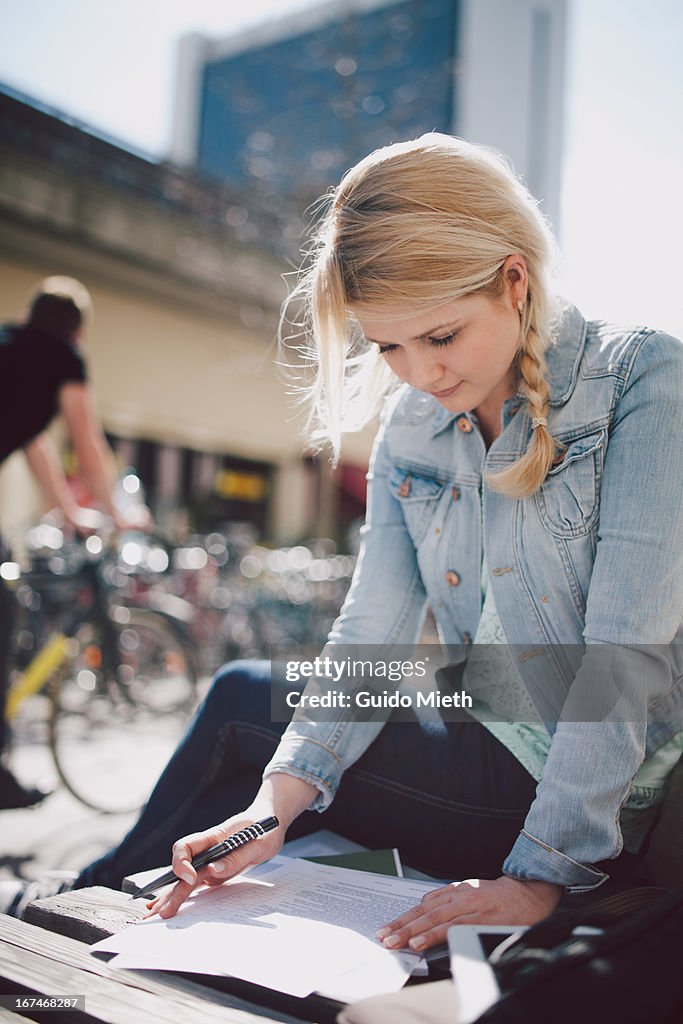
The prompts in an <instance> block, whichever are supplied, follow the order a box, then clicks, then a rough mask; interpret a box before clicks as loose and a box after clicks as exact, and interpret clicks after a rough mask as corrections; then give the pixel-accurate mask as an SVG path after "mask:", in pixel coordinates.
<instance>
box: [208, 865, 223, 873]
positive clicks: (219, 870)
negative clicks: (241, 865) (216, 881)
mask: <svg viewBox="0 0 683 1024" xmlns="http://www.w3.org/2000/svg"><path fill="white" fill-rule="evenodd" d="M209 873H210V874H212V875H216V876H218V875H222V874H223V868H222V867H221V866H220V864H210V865H209Z"/></svg>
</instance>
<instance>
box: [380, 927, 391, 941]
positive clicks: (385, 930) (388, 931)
mask: <svg viewBox="0 0 683 1024" xmlns="http://www.w3.org/2000/svg"><path fill="white" fill-rule="evenodd" d="M387 935H391V928H380V930H379V931H378V932H377V938H378V939H385V938H386V937H387Z"/></svg>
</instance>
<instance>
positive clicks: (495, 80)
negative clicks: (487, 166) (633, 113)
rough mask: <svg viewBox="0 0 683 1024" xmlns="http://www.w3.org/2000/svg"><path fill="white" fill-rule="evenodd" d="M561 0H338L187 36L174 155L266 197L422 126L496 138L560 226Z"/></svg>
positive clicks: (320, 182)
mask: <svg viewBox="0 0 683 1024" xmlns="http://www.w3.org/2000/svg"><path fill="white" fill-rule="evenodd" d="M566 6H567V5H566V0H514V3H511V2H510V0H333V2H331V3H325V4H322V5H319V6H316V7H313V8H310V9H309V10H306V11H303V12H299V13H297V14H295V15H291V16H289V17H285V18H282V19H280V20H277V21H272V22H269V23H267V24H265V25H263V26H261V27H259V28H257V29H252V30H249V31H246V32H243V33H241V34H236V35H232V36H230V37H228V38H226V39H208V38H206V37H203V36H201V35H198V34H192V35H188V36H186V37H184V39H183V40H182V41H181V44H180V48H179V70H178V79H177V93H176V117H175V126H174V128H175V130H174V139H173V147H172V153H171V155H172V158H173V159H174V161H176V162H177V163H179V164H181V165H185V166H192V167H196V168H198V169H199V170H200V171H201V172H202V173H203V174H205V175H206V176H207V177H209V178H212V179H214V180H217V181H222V182H229V183H231V184H233V185H244V184H245V183H248V182H251V183H258V185H259V187H260V189H261V191H262V194H263V196H264V199H265V202H266V205H268V197H269V196H272V197H274V200H273V201H274V202H275V203H276V204H277V202H278V199H279V197H281V196H282V195H283V194H286V195H288V196H292V197H295V198H297V199H298V200H299V202H300V203H301V204H305V201H306V200H309V201H310V199H311V197H316V196H318V195H320V194H321V193H323V192H325V191H326V190H327V189H328V187H329V186H330V184H333V183H335V182H336V181H338V180H339V178H340V177H341V175H342V174H343V173H344V171H345V170H346V169H347V168H348V167H349V166H351V165H352V164H353V163H355V162H356V161H357V160H359V159H361V158H362V157H363V156H365V154H366V153H368V152H369V151H370V150H372V149H375V148H377V147H379V146H383V145H386V144H387V143H389V142H395V141H399V140H402V139H409V138H414V137H416V136H418V135H421V134H422V133H424V132H428V131H441V132H449V133H452V134H455V135H461V136H463V137H464V138H467V139H469V140H470V141H472V142H480V143H484V144H487V145H491V146H494V147H496V148H498V149H500V150H501V151H502V152H503V153H505V154H506V155H507V156H508V157H509V158H510V159H511V160H512V162H513V165H514V167H515V169H516V171H517V173H519V174H521V175H523V176H524V178H525V180H526V181H527V183H528V185H529V187H530V189H531V191H532V192H533V194H534V195H535V196H536V197H537V198H538V199H540V200H541V201H542V203H543V206H544V209H545V212H546V214H547V215H548V216H549V217H550V219H551V220H552V221H553V223H554V224H555V227H556V228H558V225H559V194H560V167H561V158H562V130H563V120H564V119H563V100H564V77H565V45H566V31H567V28H566V20H567V11H566Z"/></svg>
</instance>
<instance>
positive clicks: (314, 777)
mask: <svg viewBox="0 0 683 1024" xmlns="http://www.w3.org/2000/svg"><path fill="white" fill-rule="evenodd" d="M391 408H393V406H390V407H389V408H388V410H387V415H386V416H385V421H388V419H389V415H390V412H391ZM390 465H391V459H390V455H389V452H388V446H387V441H386V424H383V426H382V427H381V428H380V432H379V434H378V436H377V440H376V442H375V445H374V449H373V454H372V458H371V460H370V469H369V472H368V478H367V479H368V500H367V513H366V520H365V525H364V526H363V528H362V530H361V549H360V554H359V558H358V563H357V566H356V571H355V573H354V576H353V580H352V583H351V587H350V588H349V592H348V595H347V597H346V600H345V601H344V605H343V607H342V610H341V612H340V614H339V617H338V618H337V620H336V622H335V623H334V625H333V627H332V630H331V632H330V635H329V640H328V643H327V645H326V646H325V648H324V650H323V652H322V655H321V657H324V656H326V655H327V654H329V655H330V656H333V655H334V650H333V649H334V647H337V646H339V645H342V644H343V645H345V646H347V645H348V646H351V647H356V646H357V645H361V647H362V645H366V644H367V645H372V647H373V651H374V653H375V657H378V656H380V655H381V654H382V651H383V649H384V648H385V647H386V653H387V655H388V653H389V652H390V650H391V647H392V645H394V644H413V643H415V642H416V641H417V639H418V637H419V634H420V631H421V628H422V625H423V622H424V618H425V613H426V607H427V595H426V592H425V587H424V583H423V581H422V577H421V574H420V571H419V567H418V563H417V557H416V552H415V546H414V544H413V541H412V539H411V537H410V535H409V533H408V531H407V529H406V525H405V521H404V518H403V512H402V510H401V507H400V503H399V502H398V501H397V500H396V498H395V497H394V496H393V495H392V494H391V492H390V490H389V488H388V486H387V481H388V475H389V469H390ZM315 685H316V683H315V681H314V682H313V683H312V684H311V687H313V686H315ZM349 685H350V686H353V680H351V681H350V683H349ZM307 689H308V688H307ZM383 725H384V721H372V722H354V721H352V720H351V719H350V716H349V719H348V720H346V721H337V722H322V721H317V720H313V717H312V716H310V715H309V714H308V713H307V712H306V711H305V710H302V709H301V708H297V710H296V712H295V714H294V716H293V718H292V721H291V723H290V724H289V726H288V727H287V729H286V730H285V732H284V734H283V736H282V739H281V741H280V744H279V746H278V748H277V750H276V751H275V754H274V755H273V757H272V758H271V760H270V761H269V763H268V764H267V765H266V768H265V771H264V778H265V777H267V776H268V775H270V774H272V773H273V772H285V773H288V774H291V775H296V776H298V777H299V778H303V779H304V780H305V781H307V782H310V783H312V784H313V785H315V786H317V788H318V790H319V796H318V798H317V799H316V800H315V801H314V803H313V804H312V805H311V807H312V809H314V810H319V811H322V810H324V809H325V808H326V807H327V806H328V805H329V804H330V802H331V801H332V799H333V797H334V794H335V792H336V790H337V787H338V786H339V783H340V781H341V777H342V774H343V773H344V771H345V770H346V769H347V768H348V767H349V766H350V765H352V764H353V763H354V762H355V761H357V760H358V758H359V757H360V756H361V755H362V754H363V753H365V751H366V750H367V748H368V747H369V746H370V744H371V743H372V741H373V740H374V739H375V738H376V736H377V735H378V733H379V732H380V730H381V729H382V728H383Z"/></svg>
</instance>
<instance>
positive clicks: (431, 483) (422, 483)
mask: <svg viewBox="0 0 683 1024" xmlns="http://www.w3.org/2000/svg"><path fill="white" fill-rule="evenodd" d="M387 486H388V487H389V490H390V491H391V493H392V494H393V496H394V497H395V498H396V500H397V501H399V502H400V504H401V510H402V512H403V518H404V519H405V523H406V526H407V528H408V532H409V533H410V536H411V537H412V539H413V541H414V542H415V543H418V542H419V541H420V540H421V539H422V537H424V534H425V532H426V530H427V527H428V525H429V522H430V520H431V518H432V516H433V515H434V512H435V510H436V506H437V502H438V499H439V498H440V497H441V495H442V494H443V490H444V487H445V486H446V484H445V482H444V481H443V480H436V479H434V478H433V477H428V476H423V475H421V474H418V473H413V472H412V471H411V470H408V469H402V468H401V467H400V466H392V468H391V471H390V473H389V478H388V480H387Z"/></svg>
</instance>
